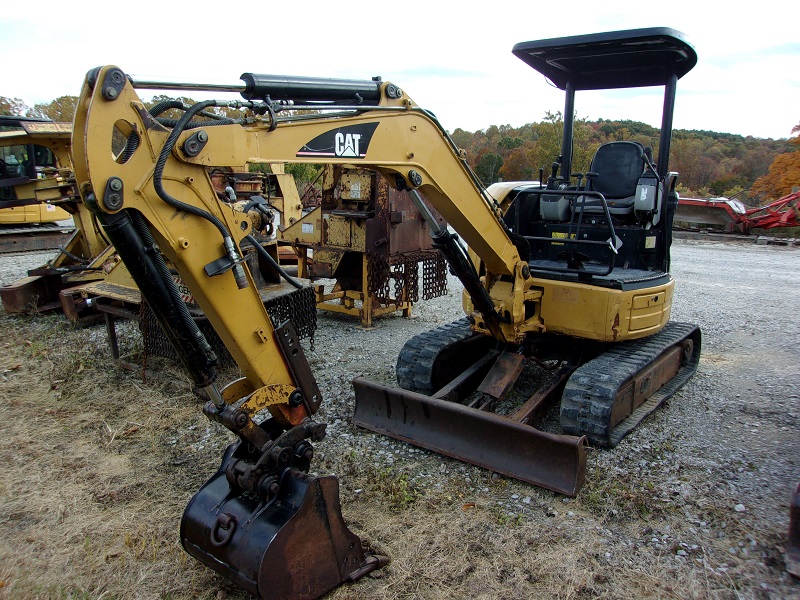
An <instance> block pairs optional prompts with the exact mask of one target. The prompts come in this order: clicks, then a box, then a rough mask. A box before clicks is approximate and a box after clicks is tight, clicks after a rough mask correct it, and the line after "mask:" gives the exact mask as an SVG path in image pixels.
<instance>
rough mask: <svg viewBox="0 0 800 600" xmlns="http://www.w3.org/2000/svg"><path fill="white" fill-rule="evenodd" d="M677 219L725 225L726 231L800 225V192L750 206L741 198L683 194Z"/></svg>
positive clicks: (749, 230) (746, 232)
mask: <svg viewBox="0 0 800 600" xmlns="http://www.w3.org/2000/svg"><path fill="white" fill-rule="evenodd" d="M675 220H676V221H683V222H687V223H703V224H707V225H722V226H724V228H725V232H727V233H733V232H734V231H738V232H739V233H743V234H745V235H748V234H749V233H750V232H751V231H752V230H753V229H771V228H773V227H797V226H798V225H800V192H794V193H792V194H788V195H786V196H784V197H783V198H780V199H779V200H775V202H772V203H770V204H766V205H764V206H759V207H757V208H747V207H745V206H744V204H742V203H741V202H739V201H738V200H730V199H728V198H710V199H708V200H703V199H699V198H681V199H680V200H679V201H678V209H677V211H676V212H675Z"/></svg>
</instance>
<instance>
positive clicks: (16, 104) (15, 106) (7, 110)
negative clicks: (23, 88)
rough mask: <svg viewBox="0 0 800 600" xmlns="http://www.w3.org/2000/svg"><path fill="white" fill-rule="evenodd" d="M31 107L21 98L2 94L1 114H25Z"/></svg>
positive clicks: (0, 100) (0, 101) (19, 115)
mask: <svg viewBox="0 0 800 600" xmlns="http://www.w3.org/2000/svg"><path fill="white" fill-rule="evenodd" d="M29 110H30V108H28V105H27V104H25V102H23V101H22V100H20V99H19V98H6V97H5V96H0V115H8V116H18V117H21V116H23V115H24V114H25V113H26V112H28V111H29Z"/></svg>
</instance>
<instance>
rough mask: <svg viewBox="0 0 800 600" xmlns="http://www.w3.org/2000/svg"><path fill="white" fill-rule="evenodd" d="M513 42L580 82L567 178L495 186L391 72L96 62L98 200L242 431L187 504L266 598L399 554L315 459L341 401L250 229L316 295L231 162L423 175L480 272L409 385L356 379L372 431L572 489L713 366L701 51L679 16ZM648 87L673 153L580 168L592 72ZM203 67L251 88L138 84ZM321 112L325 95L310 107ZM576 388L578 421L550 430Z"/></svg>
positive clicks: (83, 177)
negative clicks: (693, 174) (320, 418)
mask: <svg viewBox="0 0 800 600" xmlns="http://www.w3.org/2000/svg"><path fill="white" fill-rule="evenodd" d="M514 52H515V54H517V55H518V56H519V57H520V58H522V59H523V60H525V61H526V62H527V63H528V64H530V65H531V66H533V67H534V68H536V69H537V70H539V71H541V72H543V73H544V74H545V75H546V76H547V77H549V78H550V79H551V80H552V81H553V82H554V83H555V84H556V85H558V86H559V87H562V88H563V89H565V90H566V92H567V110H566V111H565V116H566V123H565V125H566V126H565V134H564V149H563V152H562V155H561V157H560V161H559V167H560V168H561V173H562V175H558V173H557V172H554V173H553V174H552V176H551V177H550V178H549V180H548V182H547V183H546V184H545V182H543V181H542V182H538V183H528V184H513V185H512V184H503V185H501V186H499V187H496V188H492V189H490V190H488V191H487V190H486V189H484V188H483V186H482V185H481V184H480V182H479V180H478V179H477V178H476V176H475V175H474V173H473V172H472V170H471V169H470V168H469V166H468V164H467V161H466V158H465V157H464V155H463V154H462V153H461V152H460V151H459V149H458V148H457V147H456V146H455V145H454V143H453V141H452V140H451V138H450V137H449V135H448V134H447V132H446V131H445V130H444V129H443V127H442V126H441V125H440V123H439V122H438V121H437V120H436V118H435V117H434V116H433V115H432V114H431V113H430V112H428V111H426V110H424V109H421V108H420V107H418V106H417V105H416V104H415V103H414V102H413V101H412V99H411V98H410V97H409V96H408V95H407V94H406V93H405V92H404V91H403V90H401V89H400V88H399V87H397V86H396V85H394V84H392V83H389V82H385V81H381V80H380V79H378V78H376V79H373V80H367V81H360V80H333V79H318V78H309V77H286V76H273V75H257V74H253V73H245V74H243V75H242V81H243V83H242V84H233V85H222V84H213V85H207V86H205V87H204V86H203V85H202V84H178V83H167V82H151V81H139V80H136V79H135V78H131V77H129V76H128V75H126V74H125V73H124V72H123V71H122V70H121V69H119V68H118V67H115V66H105V67H101V68H97V69H94V70H92V71H90V72H89V73H88V75H87V78H86V80H85V83H84V86H83V89H82V92H81V97H80V100H79V105H78V109H77V113H76V117H75V123H74V128H73V153H74V162H75V172H76V177H77V181H78V184H79V188H80V192H81V196H82V198H83V200H84V202H85V204H86V206H88V207H89V208H90V209H91V210H93V211H94V212H95V214H96V216H97V219H98V221H99V222H100V223H101V225H102V227H103V229H104V231H105V234H106V235H107V236H108V238H109V240H110V241H111V242H112V243H113V245H114V247H115V248H116V250H117V252H118V253H119V256H120V257H121V258H122V260H123V261H124V263H125V265H126V266H127V268H128V270H129V272H130V274H131V276H132V277H133V279H134V280H135V282H136V284H137V285H138V287H139V289H140V291H141V293H142V296H143V297H144V299H145V300H146V301H147V302H148V304H149V306H150V307H151V309H152V310H153V312H154V313H155V314H156V315H157V317H158V319H159V321H160V323H161V324H162V326H163V327H164V330H165V331H166V332H167V333H168V335H169V336H170V338H171V340H172V343H173V345H174V346H175V348H176V350H177V351H178V353H179V355H180V357H181V359H182V362H183V364H184V365H185V367H186V368H187V370H188V371H189V373H190V374H191V376H192V379H193V381H194V384H195V386H196V390H197V393H198V394H200V395H201V396H203V397H204V398H205V399H206V404H205V407H204V412H205V414H206V415H207V416H208V417H209V418H210V419H212V420H214V421H217V422H219V423H221V424H222V425H223V426H225V427H227V428H228V429H230V430H231V431H233V432H234V433H235V434H236V435H237V437H238V441H237V442H236V443H234V444H232V445H231V446H230V447H229V448H228V449H227V451H226V452H225V454H224V456H223V458H222V463H221V465H220V467H219V470H218V471H217V472H216V473H215V474H214V475H213V476H212V477H211V478H210V479H209V480H208V482H207V483H206V484H205V485H204V486H203V487H202V488H201V489H200V490H199V491H198V492H197V494H196V495H195V496H194V497H193V499H192V500H191V501H190V503H189V505H188V506H187V508H186V510H185V512H184V515H183V520H182V523H181V541H182V543H183V546H184V548H185V549H186V550H187V552H189V553H190V554H191V555H192V556H194V557H195V558H197V559H198V560H200V561H202V562H203V563H204V564H206V565H208V566H209V567H210V568H212V569H214V570H216V571H218V572H219V573H222V574H223V575H224V576H226V577H228V578H230V579H231V580H232V581H234V582H236V583H237V584H239V585H241V586H242V587H243V588H245V589H247V590H248V591H250V592H251V593H253V594H256V595H258V596H260V597H263V598H314V597H318V596H320V595H322V594H324V593H326V592H327V591H328V590H330V589H332V588H334V587H336V586H337V585H339V584H341V583H344V582H348V581H353V580H356V579H357V578H359V577H360V576H362V575H364V574H365V573H367V572H369V571H371V570H372V569H375V568H377V567H379V566H381V565H382V564H384V562H385V559H384V558H383V557H379V556H370V555H368V554H366V553H365V552H364V551H363V550H362V545H361V543H360V541H359V539H358V538H357V537H356V536H355V535H354V534H352V533H351V532H350V531H349V530H348V528H347V527H346V525H345V523H344V520H343V517H342V514H341V510H340V506H339V498H338V482H337V480H336V479H335V477H331V476H328V477H319V476H314V475H310V474H309V473H308V471H309V470H310V467H311V463H312V459H313V455H314V448H313V445H312V443H313V442H316V441H319V440H321V439H322V438H323V437H324V435H325V425H324V424H322V423H319V422H317V421H315V420H314V414H315V413H316V412H317V409H318V407H319V406H320V403H321V401H322V397H321V394H320V391H319V388H318V387H317V384H316V382H315V379H314V376H313V374H312V372H311V370H310V368H309V366H308V363H307V362H306V359H305V356H304V352H303V349H302V347H301V346H300V344H299V342H298V339H297V336H296V335H295V333H294V330H293V327H292V324H291V322H288V321H287V322H274V323H273V321H272V320H271V319H270V317H269V316H268V314H267V313H266V311H265V309H264V305H263V303H262V301H261V297H260V295H259V290H258V289H257V287H256V285H255V278H254V274H255V273H254V272H252V271H251V268H253V266H252V263H246V262H244V261H243V259H242V256H243V250H242V248H243V246H250V247H251V248H252V249H254V251H255V252H258V254H259V256H262V257H263V261H261V262H259V264H258V267H257V269H258V270H259V271H270V272H271V274H272V275H274V274H275V273H278V274H280V275H281V276H282V278H283V283H275V288H274V290H273V292H272V293H273V294H274V295H275V296H276V297H282V298H284V301H285V302H286V303H288V304H291V303H293V302H297V299H298V298H302V297H303V296H304V295H306V294H308V293H313V291H312V290H311V288H310V287H308V286H307V285H306V284H305V283H304V282H303V281H298V280H296V279H292V278H291V277H290V276H288V275H287V274H286V273H285V272H283V271H282V269H281V267H280V265H279V264H278V263H277V260H276V258H275V257H276V255H277V253H276V252H274V249H271V248H270V247H269V246H268V245H264V244H262V243H260V242H259V240H257V239H256V238H254V236H253V231H254V223H256V222H257V219H255V218H253V215H252V214H250V213H245V212H243V211H242V210H237V208H236V207H234V206H231V205H229V204H226V203H225V202H222V201H220V200H219V198H218V196H217V194H216V193H215V190H214V188H213V185H212V182H211V180H210V178H209V171H210V169H209V168H210V167H219V168H223V169H224V168H226V167H234V166H238V165H243V164H247V163H254V162H257V163H304V162H306V163H314V164H334V165H342V166H343V167H345V168H357V169H364V170H368V171H371V172H374V173H375V176H376V177H380V178H382V181H385V182H386V183H388V185H390V186H391V187H392V189H394V190H403V191H405V192H407V194H408V195H409V196H410V197H411V198H412V200H413V201H414V204H415V206H416V208H417V209H418V210H419V211H420V213H421V214H422V215H423V216H424V217H425V222H426V226H427V228H428V229H429V230H430V233H431V236H432V238H433V240H434V244H435V246H436V247H437V248H439V249H441V250H442V252H443V253H444V255H445V256H446V258H447V260H448V263H449V267H450V269H451V271H452V272H453V273H454V274H455V275H457V276H458V278H459V279H460V280H461V281H462V283H463V285H464V290H465V301H464V305H465V309H466V312H467V317H466V318H465V319H464V320H463V321H459V322H456V323H454V324H451V325H450V326H447V327H444V328H440V329H439V330H435V331H434V332H432V333H429V334H423V335H421V336H417V337H416V338H412V339H411V340H409V342H408V343H407V344H406V347H405V348H404V349H403V352H402V354H401V356H400V358H399V360H398V368H397V374H398V381H399V383H400V384H401V386H403V387H405V388H406V389H395V388H391V387H388V386H386V385H383V384H380V383H376V382H370V381H366V380H364V379H357V380H356V381H355V382H354V385H355V388H356V412H355V417H354V420H355V421H356V422H357V423H359V424H362V425H364V426H365V427H369V428H372V429H374V430H376V431H382V432H386V433H389V434H391V435H395V436H397V437H399V438H400V439H404V440H408V441H410V442H412V443H416V444H420V445H423V446H425V447H429V448H433V449H435V450H437V451H440V452H443V453H446V454H450V455H454V456H458V457H459V458H462V459H464V460H468V461H470V462H473V463H475V464H479V465H483V466H486V467H488V468H491V469H493V470H496V471H500V472H503V473H507V474H509V475H511V476H514V477H518V478H520V479H522V480H525V481H530V482H532V483H535V484H537V485H541V486H544V487H548V488H550V489H554V490H558V491H561V492H563V493H566V494H574V493H576V491H577V489H578V488H579V487H580V485H581V483H582V481H583V472H584V466H585V447H586V443H587V442H586V437H587V436H589V438H590V439H592V440H593V441H595V442H596V443H599V444H606V445H613V444H614V443H615V442H616V441H617V440H618V439H619V437H620V436H621V435H623V434H624V433H625V432H626V431H628V430H629V429H630V428H631V427H632V426H633V424H635V423H636V422H637V421H638V420H640V419H641V418H642V415H643V414H646V413H647V412H649V411H651V410H653V408H654V407H655V406H656V405H657V404H658V403H659V402H661V401H662V400H663V399H664V398H666V397H668V396H669V394H670V393H672V392H673V391H674V390H675V389H676V388H677V387H678V386H679V385H680V384H681V383H682V382H684V381H685V380H686V378H687V377H688V376H689V375H690V374H691V372H692V370H693V369H694V367H695V365H696V363H697V358H698V355H699V346H700V343H699V342H700V335H699V331H698V330H697V328H696V327H694V326H691V325H679V324H671V323H668V321H669V315H670V305H671V298H672V291H673V281H672V279H671V277H670V275H669V273H668V266H669V245H670V227H671V215H672V212H673V211H674V208H675V204H676V203H677V195H676V193H675V191H674V181H675V174H671V173H669V171H668V169H667V161H668V156H669V137H670V136H669V133H670V128H671V116H672V104H673V101H674V98H675V86H676V82H677V80H678V78H679V77H681V76H682V75H683V74H685V73H686V72H688V71H689V70H690V69H691V68H692V66H693V65H694V64H695V61H696V55H695V52H694V50H693V49H692V47H691V46H690V45H689V44H688V43H687V42H686V41H685V40H684V39H683V36H682V35H681V34H680V33H678V32H675V31H673V30H670V29H664V28H657V29H644V30H635V31H625V32H613V33H607V34H598V35H587V36H579V37H576V38H562V39H558V40H546V41H539V42H530V43H525V44H518V45H517V46H516V47H515V49H514ZM636 85H662V86H665V88H666V96H665V102H664V107H665V110H664V114H665V118H664V127H663V131H662V137H661V144H660V147H659V154H658V157H657V159H653V157H652V156H651V153H650V152H649V151H648V150H647V149H645V148H641V147H639V146H637V145H636V144H626V143H623V144H621V145H620V144H609V146H610V147H604V148H605V150H604V149H603V148H601V149H600V150H599V151H598V156H596V157H595V161H594V162H593V164H592V171H591V172H589V173H585V174H583V175H582V176H581V177H580V178H579V180H578V181H577V182H575V181H573V179H574V178H575V177H574V176H572V174H570V169H569V164H570V155H571V151H570V144H571V139H572V138H571V129H572V127H571V124H572V119H571V115H572V114H573V109H572V101H573V94H574V92H575V91H576V90H581V89H595V88H600V87H610V88H615V87H630V86H636ZM186 86H189V87H188V89H192V90H206V91H209V92H213V93H214V95H217V96H219V95H222V94H223V93H227V92H233V93H239V94H241V96H242V98H243V99H236V100H206V101H203V102H198V103H197V104H195V105H192V106H191V107H183V108H182V110H183V116H181V118H179V119H178V120H177V121H175V120H171V121H166V120H163V119H161V118H159V117H157V116H154V115H153V114H151V113H150V112H148V111H147V110H146V108H145V106H144V104H143V103H142V101H141V100H140V98H139V96H138V95H137V91H136V90H137V89H139V88H142V89H148V88H149V89H162V90H163V89H175V90H179V93H180V91H185V90H186V89H187V87H186ZM213 106H228V107H233V108H244V109H247V111H248V112H247V113H246V116H245V117H243V118H237V119H219V118H216V117H214V115H212V114H211V113H209V112H207V111H206V109H207V108H209V107H213ZM304 108H314V109H315V111H316V112H315V113H313V114H298V113H302V112H303V111H302V110H300V111H298V110H295V109H304ZM286 109H291V110H286ZM430 207H433V208H435V210H436V211H438V215H440V216H441V217H442V218H443V219H444V222H442V221H441V220H440V219H439V218H437V217H435V216H434V215H433V214H432V211H431V209H430ZM264 208H265V207H260V208H259V207H255V208H252V207H251V208H250V209H248V210H250V212H252V211H253V210H262V209H264ZM337 217H341V218H342V219H345V220H349V221H347V222H341V223H338V224H337V227H341V228H344V227H345V226H347V225H348V223H349V226H352V227H359V226H362V225H363V222H364V221H365V220H368V219H370V218H373V216H372V215H370V214H369V213H368V211H358V210H351V211H347V214H341V215H337ZM403 218H404V216H403V214H402V213H400V214H397V215H396V219H395V220H394V221H393V222H394V223H396V224H399V223H402V220H403ZM314 226H317V225H316V224H315V223H313V222H312V223H308V227H314ZM319 226H321V227H325V226H326V223H325V222H324V221H323V222H321V223H320V224H319ZM420 226H422V225H420ZM454 232H455V233H454ZM460 239H463V240H464V241H465V242H466V243H467V245H468V248H469V250H468V251H467V250H466V249H465V248H464V246H462V244H461V242H460ZM374 243H376V244H378V243H380V240H375V242H374ZM165 261H168V262H169V264H170V265H172V266H173V267H174V268H175V269H176V270H177V271H178V274H179V276H180V279H181V281H182V282H183V283H184V284H185V286H186V287H187V288H188V289H189V291H190V292H191V293H192V295H193V297H194V299H195V301H196V302H197V303H198V304H199V306H200V307H201V308H202V310H203V312H204V313H205V315H206V316H207V317H208V319H209V322H210V323H211V324H212V325H213V327H214V329H215V331H216V333H217V334H218V335H219V337H220V338H221V339H222V341H223V342H224V343H225V346H226V347H227V349H228V350H229V351H230V353H231V355H232V356H233V358H234V359H235V360H236V362H237V363H238V365H239V367H240V369H241V371H242V373H243V377H242V378H241V379H238V380H236V381H233V382H231V383H228V384H227V385H224V386H221V385H219V384H218V383H217V382H216V370H215V360H216V359H215V356H214V353H213V352H212V351H211V350H210V348H209V345H208V343H207V341H206V340H205V339H204V337H203V335H202V334H201V333H200V332H199V331H198V330H197V328H196V327H195V326H194V324H193V321H192V319H191V318H190V317H189V316H188V315H187V311H186V308H185V304H184V302H183V300H182V298H181V294H180V292H179V291H178V290H177V288H176V286H175V282H174V280H173V278H172V277H171V274H170V272H169V269H168V268H167V267H166V264H167V263H166V262H165ZM261 274H262V275H264V273H261ZM264 279H266V280H269V281H274V278H273V277H266V276H264ZM378 335H379V333H378ZM529 363H542V364H544V365H546V366H548V367H551V368H550V369H549V370H550V371H551V372H552V373H554V374H555V377H554V378H553V380H552V382H551V383H549V384H548V385H547V386H545V388H541V389H538V390H536V391H533V394H532V396H531V397H530V398H529V399H528V400H527V401H525V402H524V403H523V404H522V406H520V407H519V408H518V409H517V410H516V412H514V413H513V414H510V415H509V414H506V415H502V414H495V413H493V412H492V411H491V410H489V409H490V408H492V407H493V406H496V405H499V404H501V403H502V402H501V401H502V400H504V399H505V398H506V395H507V393H508V391H509V389H511V388H512V387H514V383H518V382H517V378H518V376H519V374H520V373H522V372H523V371H524V368H525V365H526V364H529ZM559 396H560V397H561V399H562V408H561V414H562V427H563V429H564V430H565V432H566V433H560V432H545V431H541V430H539V429H537V428H535V427H533V426H531V425H530V424H529V423H530V422H531V419H532V417H533V416H534V415H536V414H539V413H541V412H542V410H543V406H544V405H545V404H546V403H547V401H548V400H554V399H557V398H558V397H559Z"/></svg>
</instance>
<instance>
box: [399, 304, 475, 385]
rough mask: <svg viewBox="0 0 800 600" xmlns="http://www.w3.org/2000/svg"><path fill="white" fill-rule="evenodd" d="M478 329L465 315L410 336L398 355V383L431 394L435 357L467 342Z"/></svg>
mask: <svg viewBox="0 0 800 600" xmlns="http://www.w3.org/2000/svg"><path fill="white" fill-rule="evenodd" d="M473 335H475V333H474V332H473V331H472V330H471V329H470V327H469V322H468V321H467V319H466V317H464V318H463V319H459V320H458V321H453V322H452V323H447V324H445V325H441V326H439V327H437V328H435V329H431V330H430V331H425V332H423V333H420V334H419V335H415V336H414V337H412V338H411V339H410V340H408V341H407V342H406V343H405V345H404V346H403V349H402V350H401V351H400V355H399V356H398V357H397V366H396V373H397V384H398V385H399V386H400V387H401V388H403V389H405V390H410V391H412V392H417V393H420V394H425V395H428V396H429V395H431V394H433V393H434V392H435V391H437V390H435V389H433V369H434V368H435V366H436V359H437V358H438V357H439V354H440V353H441V352H443V351H444V350H445V349H446V348H447V347H448V346H451V345H454V344H457V343H459V342H464V341H466V340H468V339H469V338H471V337H472V336H473Z"/></svg>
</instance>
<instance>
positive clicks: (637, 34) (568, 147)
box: [512, 27, 697, 177]
mask: <svg viewBox="0 0 800 600" xmlns="http://www.w3.org/2000/svg"><path fill="white" fill-rule="evenodd" d="M512 52H513V53H514V55H515V56H517V57H518V58H519V59H521V60H522V61H523V62H525V63H526V64H528V65H530V66H531V67H533V68H534V69H536V70H537V71H539V72H540V73H541V74H542V75H544V76H545V77H547V78H548V79H549V80H550V81H552V82H553V84H555V85H556V87H558V88H559V89H561V90H564V91H565V92H566V101H565V107H564V137H563V140H562V144H561V150H562V164H561V166H562V171H561V172H562V173H563V174H564V175H565V176H566V177H569V175H570V167H571V164H570V163H571V156H572V134H573V133H572V132H573V124H574V112H575V92H576V91H578V90H611V89H622V88H633V87H651V86H664V109H663V112H662V117H661V132H662V135H661V141H660V144H659V152H658V172H659V173H660V174H661V175H662V176H663V175H664V174H665V173H666V172H667V170H668V169H667V166H668V160H669V146H670V137H671V135H670V133H671V132H672V114H673V110H674V106H675V90H676V87H677V81H678V79H680V78H681V77H683V76H684V75H686V73H688V72H689V71H690V70H691V69H692V68H693V67H694V66H695V64H697V53H696V52H695V50H694V48H693V47H692V45H691V44H690V43H689V42H688V41H686V37H685V36H684V34H683V33H681V32H679V31H676V30H674V29H670V28H668V27H650V28H646V29H628V30H624V31H610V32H605V33H594V34H588V35H576V36H570V37H562V38H552V39H547V40H536V41H532V42H520V43H518V44H516V45H515V46H514V48H513V49H512Z"/></svg>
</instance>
